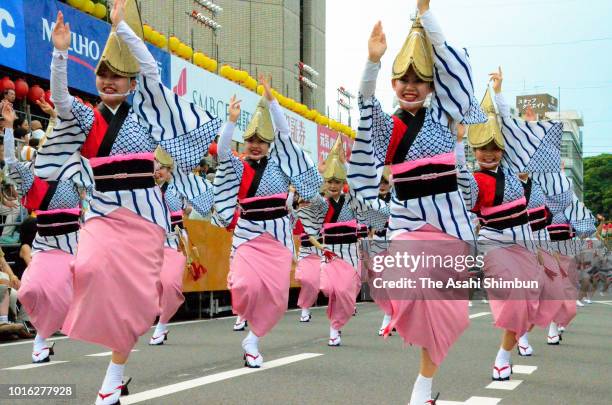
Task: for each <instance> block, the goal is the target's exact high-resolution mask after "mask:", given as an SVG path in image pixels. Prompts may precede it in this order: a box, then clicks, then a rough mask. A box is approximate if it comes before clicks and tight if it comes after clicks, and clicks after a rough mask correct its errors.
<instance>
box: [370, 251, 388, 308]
mask: <svg viewBox="0 0 612 405" xmlns="http://www.w3.org/2000/svg"><path fill="white" fill-rule="evenodd" d="M386 255H387V251H383V252H380V253H378V254H377V255H376V256H382V257H384V256H386ZM367 275H368V285H369V286H370V297H372V299H373V300H374V303H375V304H376V305H378V307H379V308H380V309H381V311H383V312H384V313H385V315H391V314H392V313H393V306H392V305H391V299H390V298H389V294H388V293H387V291H386V290H385V289H382V288H373V286H372V283H373V282H374V279H375V278H376V277H382V278H384V274H383V272H375V271H373V270H372V265H371V260H370V261H369V263H368V264H367Z"/></svg>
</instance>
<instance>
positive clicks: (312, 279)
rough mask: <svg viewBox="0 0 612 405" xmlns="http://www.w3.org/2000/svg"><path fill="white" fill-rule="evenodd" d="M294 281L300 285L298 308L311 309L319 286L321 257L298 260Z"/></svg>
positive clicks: (307, 257)
mask: <svg viewBox="0 0 612 405" xmlns="http://www.w3.org/2000/svg"><path fill="white" fill-rule="evenodd" d="M295 279H296V280H297V281H299V282H300V285H301V288H300V295H299V297H298V302H297V304H298V307H300V308H303V309H308V308H310V307H312V306H313V305H314V304H315V302H316V301H317V297H318V296H319V289H320V286H321V257H320V256H318V255H315V254H310V255H308V256H306V257H304V258H303V259H300V260H299V261H298V264H297V268H296V269H295Z"/></svg>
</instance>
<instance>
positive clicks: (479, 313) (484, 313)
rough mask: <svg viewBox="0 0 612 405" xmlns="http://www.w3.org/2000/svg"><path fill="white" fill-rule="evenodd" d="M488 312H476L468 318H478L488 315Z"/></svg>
mask: <svg viewBox="0 0 612 405" xmlns="http://www.w3.org/2000/svg"><path fill="white" fill-rule="evenodd" d="M489 314H490V312H477V313H475V314H472V315H470V319H474V318H480V317H481V316H485V315H489Z"/></svg>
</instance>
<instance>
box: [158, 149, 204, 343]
mask: <svg viewBox="0 0 612 405" xmlns="http://www.w3.org/2000/svg"><path fill="white" fill-rule="evenodd" d="M155 166H156V170H155V180H156V183H157V185H158V186H159V187H160V188H161V191H162V195H163V197H164V202H165V204H166V207H167V208H168V211H169V212H170V225H171V231H170V232H168V233H167V234H166V240H165V243H164V264H163V266H162V269H161V274H160V277H161V285H162V291H161V297H160V307H161V308H160V314H159V322H158V323H157V326H156V327H155V331H154V332H153V336H152V337H151V340H150V341H149V344H150V345H163V344H164V341H166V340H168V322H170V318H172V317H173V316H174V314H175V313H176V311H177V310H178V309H179V307H180V306H181V304H182V303H183V301H185V297H183V273H184V270H185V264H186V263H187V257H186V254H188V249H190V247H189V246H183V247H182V250H183V252H181V251H180V249H181V248H180V246H179V240H181V244H183V243H186V238H182V237H180V236H179V234H181V235H182V234H183V233H184V232H186V231H185V230H184V226H183V209H184V208H185V206H186V204H189V205H191V206H192V207H193V208H194V209H195V210H196V211H197V212H198V214H200V215H202V216H204V217H205V216H207V215H208V214H209V212H210V209H211V208H212V205H213V197H214V196H213V189H212V184H210V182H209V181H208V180H206V179H205V178H203V177H201V176H196V175H194V174H193V173H189V174H187V175H186V174H184V173H183V172H182V171H181V170H180V169H178V168H176V167H175V164H174V160H173V159H172V156H170V155H169V154H168V153H167V152H166V151H164V150H163V149H162V148H160V147H159V146H158V147H157V149H156V150H155Z"/></svg>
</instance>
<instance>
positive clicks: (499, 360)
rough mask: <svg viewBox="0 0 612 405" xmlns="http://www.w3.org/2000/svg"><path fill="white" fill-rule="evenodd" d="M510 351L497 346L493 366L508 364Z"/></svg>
mask: <svg viewBox="0 0 612 405" xmlns="http://www.w3.org/2000/svg"><path fill="white" fill-rule="evenodd" d="M511 354H512V353H511V352H510V351H508V350H504V348H503V347H500V348H499V351H498V352H497V357H495V367H503V366H507V365H508V364H510V357H511Z"/></svg>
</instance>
